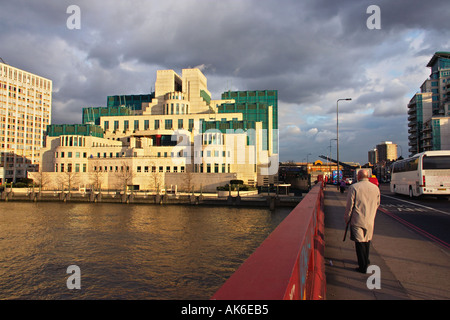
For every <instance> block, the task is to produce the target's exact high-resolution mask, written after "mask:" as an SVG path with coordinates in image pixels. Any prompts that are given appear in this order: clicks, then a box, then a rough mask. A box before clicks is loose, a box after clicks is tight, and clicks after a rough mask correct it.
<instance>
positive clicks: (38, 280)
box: [0, 202, 292, 300]
mask: <svg viewBox="0 0 450 320" xmlns="http://www.w3.org/2000/svg"><path fill="white" fill-rule="evenodd" d="M291 210H292V209H291V208H280V209H277V210H275V211H273V212H271V211H269V210H268V209H260V208H258V209H250V208H232V207H204V206H160V205H122V204H107V203H95V204H92V203H90V204H85V203H76V204H74V203H59V202H58V203H43V202H40V203H39V202H38V203H31V202H30V203H28V202H1V203H0V299H35V300H40V299H52V300H53V299H121V300H125V299H126V300H131V299H151V300H154V299H158V300H184V299H189V300H195V299H209V298H210V297H211V296H212V295H213V294H214V293H215V292H216V291H217V289H218V288H219V287H220V286H221V285H222V284H223V283H224V282H225V281H226V279H228V277H229V276H230V275H231V274H232V273H233V272H234V271H235V270H236V269H237V268H238V267H239V266H240V265H241V264H242V263H243V262H244V261H245V259H247V258H248V257H249V256H250V254H251V253H252V252H253V251H254V250H255V249H256V248H257V247H258V246H259V245H260V244H261V243H262V242H263V241H264V239H265V238H267V236H268V235H269V234H270V233H271V232H272V231H273V230H274V229H275V228H276V226H277V225H278V224H279V223H280V222H281V221H282V220H283V219H284V218H285V217H286V216H287V215H288V214H289V212H290V211H291ZM71 265H76V266H78V267H79V268H80V271H81V277H80V278H81V289H79V290H78V289H73V290H69V289H68V287H67V280H68V279H69V277H71V275H72V274H71V273H67V271H68V270H67V269H68V267H69V266H71Z"/></svg>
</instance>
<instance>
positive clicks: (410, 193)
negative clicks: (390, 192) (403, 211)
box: [409, 187, 414, 199]
mask: <svg viewBox="0 0 450 320" xmlns="http://www.w3.org/2000/svg"><path fill="white" fill-rule="evenodd" d="M409 197H410V198H411V199H412V198H414V195H413V190H412V187H409Z"/></svg>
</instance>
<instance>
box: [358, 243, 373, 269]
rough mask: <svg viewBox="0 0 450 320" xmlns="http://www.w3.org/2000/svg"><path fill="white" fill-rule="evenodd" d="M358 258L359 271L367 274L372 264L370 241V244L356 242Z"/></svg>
mask: <svg viewBox="0 0 450 320" xmlns="http://www.w3.org/2000/svg"><path fill="white" fill-rule="evenodd" d="M355 249H356V257H357V258H358V266H359V268H358V271H359V272H362V273H366V272H367V267H368V266H369V264H370V260H369V250H370V241H368V242H358V241H355Z"/></svg>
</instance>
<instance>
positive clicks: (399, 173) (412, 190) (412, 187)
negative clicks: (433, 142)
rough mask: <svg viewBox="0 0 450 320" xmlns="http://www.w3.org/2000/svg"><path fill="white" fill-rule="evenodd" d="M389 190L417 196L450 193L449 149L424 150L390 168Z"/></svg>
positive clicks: (445, 194) (446, 194)
mask: <svg viewBox="0 0 450 320" xmlns="http://www.w3.org/2000/svg"><path fill="white" fill-rule="evenodd" d="M391 192H394V193H400V194H405V195H409V197H411V198H412V197H417V196H420V195H438V196H449V195H450V150H443V151H426V152H422V153H419V154H416V155H415V156H413V157H410V158H408V159H404V160H399V161H397V162H395V163H394V164H393V165H392V168H391Z"/></svg>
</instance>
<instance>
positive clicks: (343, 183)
mask: <svg viewBox="0 0 450 320" xmlns="http://www.w3.org/2000/svg"><path fill="white" fill-rule="evenodd" d="M345 186H346V183H345V181H344V180H341V183H340V184H339V188H340V189H341V193H344V191H345Z"/></svg>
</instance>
